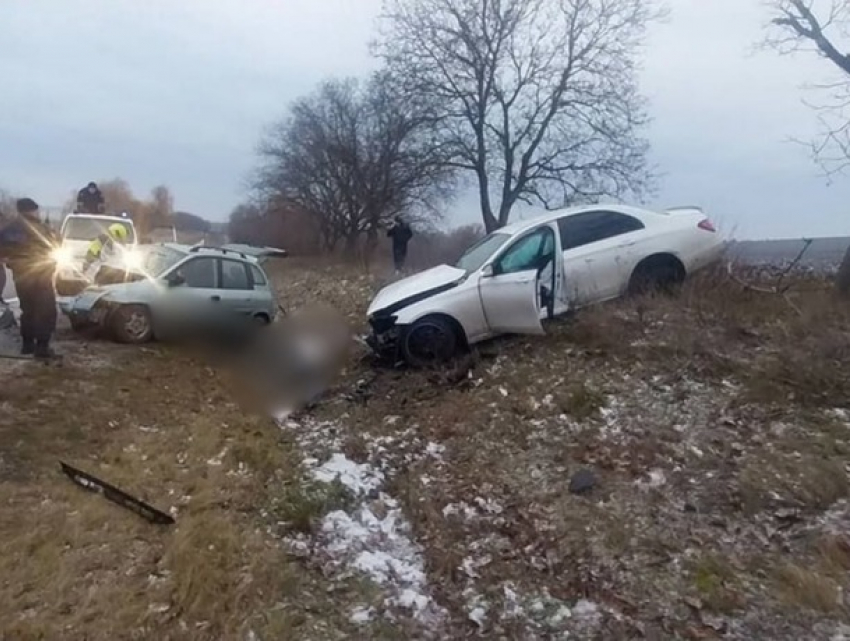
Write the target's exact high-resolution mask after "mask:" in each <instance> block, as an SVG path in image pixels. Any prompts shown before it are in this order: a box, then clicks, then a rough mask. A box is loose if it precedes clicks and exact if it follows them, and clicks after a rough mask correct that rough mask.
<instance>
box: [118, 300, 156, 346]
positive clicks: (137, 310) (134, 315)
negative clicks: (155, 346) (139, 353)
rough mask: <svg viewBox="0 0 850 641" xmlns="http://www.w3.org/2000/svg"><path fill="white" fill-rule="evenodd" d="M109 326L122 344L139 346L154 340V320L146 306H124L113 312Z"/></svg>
mask: <svg viewBox="0 0 850 641" xmlns="http://www.w3.org/2000/svg"><path fill="white" fill-rule="evenodd" d="M109 324H110V327H111V329H112V333H113V334H114V336H115V339H116V340H117V341H118V342H120V343H128V344H131V345H138V344H140V343H147V342H148V341H150V340H151V339H152V338H153V319H152V318H151V313H150V310H149V309H148V308H147V307H145V306H144V305H122V306H121V307H119V308H118V309H116V310H115V311H114V312H112V315H111V318H110V321H109Z"/></svg>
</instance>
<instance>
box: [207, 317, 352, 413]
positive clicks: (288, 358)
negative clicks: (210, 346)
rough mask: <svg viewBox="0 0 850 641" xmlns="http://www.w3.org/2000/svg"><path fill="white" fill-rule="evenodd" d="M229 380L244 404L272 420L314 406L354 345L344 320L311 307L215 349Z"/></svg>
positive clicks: (220, 341)
mask: <svg viewBox="0 0 850 641" xmlns="http://www.w3.org/2000/svg"><path fill="white" fill-rule="evenodd" d="M215 344H216V345H217V346H219V347H224V348H225V350H224V351H223V352H222V353H220V354H218V356H221V355H222V354H223V355H224V356H225V358H226V362H227V363H228V364H229V365H230V368H229V369H230V371H231V372H232V373H233V374H234V385H235V387H236V389H237V391H238V392H239V394H240V396H241V397H242V401H243V402H247V403H250V405H251V407H252V408H253V409H256V410H257V411H260V412H261V413H263V414H267V415H268V414H271V415H272V416H275V417H276V418H285V417H286V416H289V415H291V414H294V413H296V412H298V411H300V410H303V409H305V408H306V407H309V406H310V405H311V404H313V403H315V402H316V401H317V400H318V399H319V397H321V396H322V394H323V393H324V392H325V391H326V390H327V389H328V388H329V387H330V386H331V385H333V383H334V381H335V379H336V378H337V376H338V375H339V374H340V372H341V371H342V369H343V367H344V366H345V362H346V359H347V358H348V356H349V353H350V349H351V346H352V344H353V339H352V333H351V330H350V328H349V326H348V323H347V322H346V321H345V319H344V318H343V317H342V316H341V315H340V314H339V313H338V312H336V311H334V310H333V309H331V308H328V307H323V306H313V307H309V308H304V309H302V310H299V311H297V312H295V313H293V314H291V315H288V316H284V317H283V318H281V319H280V320H278V321H277V322H275V323H273V324H271V325H270V326H268V327H262V328H257V329H256V330H255V331H252V332H249V333H246V334H243V335H242V336H241V337H240V338H239V339H237V340H235V341H229V340H228V337H224V338H223V340H221V339H219V340H218V341H217V342H216V343H215Z"/></svg>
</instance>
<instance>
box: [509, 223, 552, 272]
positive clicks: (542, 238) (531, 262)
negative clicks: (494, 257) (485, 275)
mask: <svg viewBox="0 0 850 641" xmlns="http://www.w3.org/2000/svg"><path fill="white" fill-rule="evenodd" d="M550 236H551V234H549V233H547V232H546V230H539V231H537V232H535V233H533V234H529V235H528V236H525V237H524V238H520V239H519V240H518V241H517V242H515V243H514V244H513V246H512V247H510V248H509V249H508V250H507V251H506V252H505V253H504V254H503V255H502V256H501V258H499V263H498V268H497V270H496V271H497V272H498V273H500V274H515V273H517V272H522V271H527V270H529V269H537V268H538V267H539V266H540V265H539V263H540V257H541V256H544V255H545V254H546V251H547V247H548V251H550V252H551V251H552V242H551V241H550V239H549V238H547V237H550Z"/></svg>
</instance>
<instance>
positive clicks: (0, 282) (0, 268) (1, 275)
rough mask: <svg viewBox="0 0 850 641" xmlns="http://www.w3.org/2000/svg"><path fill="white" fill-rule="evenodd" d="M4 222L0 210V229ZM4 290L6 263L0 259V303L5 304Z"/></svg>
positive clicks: (4, 219) (4, 216)
mask: <svg viewBox="0 0 850 641" xmlns="http://www.w3.org/2000/svg"><path fill="white" fill-rule="evenodd" d="M5 223H6V215H5V214H4V213H3V212H2V211H0V230H2V229H3V227H4V226H5ZM5 291H6V263H4V262H3V261H2V260H0V305H5V304H6V301H5V300H3V292H5Z"/></svg>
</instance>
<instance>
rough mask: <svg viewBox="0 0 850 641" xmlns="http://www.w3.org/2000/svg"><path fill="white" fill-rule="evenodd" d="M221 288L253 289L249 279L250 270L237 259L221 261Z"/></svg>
mask: <svg viewBox="0 0 850 641" xmlns="http://www.w3.org/2000/svg"><path fill="white" fill-rule="evenodd" d="M221 288H222V289H251V283H250V281H249V280H248V270H247V269H245V265H244V264H243V263H239V262H237V261H235V260H223V261H221Z"/></svg>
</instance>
